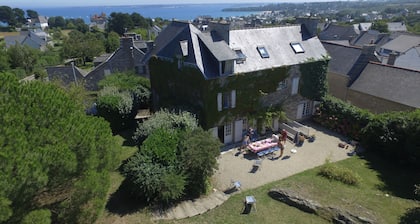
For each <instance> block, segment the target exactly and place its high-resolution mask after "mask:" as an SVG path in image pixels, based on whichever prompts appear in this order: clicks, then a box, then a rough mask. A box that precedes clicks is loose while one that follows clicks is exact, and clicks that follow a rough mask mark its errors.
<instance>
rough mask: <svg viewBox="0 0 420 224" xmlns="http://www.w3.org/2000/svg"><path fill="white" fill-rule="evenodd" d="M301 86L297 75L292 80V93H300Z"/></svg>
mask: <svg viewBox="0 0 420 224" xmlns="http://www.w3.org/2000/svg"><path fill="white" fill-rule="evenodd" d="M298 88H299V77H295V78H293V80H292V95H295V94H297V93H298Z"/></svg>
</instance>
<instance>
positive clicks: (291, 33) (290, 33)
mask: <svg viewBox="0 0 420 224" xmlns="http://www.w3.org/2000/svg"><path fill="white" fill-rule="evenodd" d="M304 39H306V37H303V36H302V34H301V26H300V25H297V26H282V27H270V28H257V29H243V30H231V31H230V41H229V42H230V43H229V46H230V47H231V48H232V49H241V51H242V53H243V54H245V56H246V57H247V58H246V61H245V63H243V64H235V67H234V71H235V73H245V72H252V71H258V70H265V69H269V68H275V67H281V66H287V65H296V64H301V63H304V62H305V61H307V60H308V59H310V58H312V59H314V60H321V59H322V58H323V57H324V56H327V51H326V50H325V48H324V47H323V46H322V44H321V42H320V41H319V39H318V38H317V37H313V38H309V39H306V40H304ZM291 43H299V44H300V45H301V46H302V48H303V50H304V53H295V51H294V50H293V48H292V47H291V45H290V44H291ZM258 46H263V47H265V49H266V50H267V52H268V54H269V58H262V57H261V56H260V54H259V52H258V51H257V47H258Z"/></svg>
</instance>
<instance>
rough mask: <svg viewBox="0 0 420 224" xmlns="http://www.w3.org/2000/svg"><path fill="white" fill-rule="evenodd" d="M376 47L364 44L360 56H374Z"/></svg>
mask: <svg viewBox="0 0 420 224" xmlns="http://www.w3.org/2000/svg"><path fill="white" fill-rule="evenodd" d="M375 49H376V45H375V44H365V45H363V48H362V54H364V55H374V54H375Z"/></svg>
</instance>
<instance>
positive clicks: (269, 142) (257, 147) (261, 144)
mask: <svg viewBox="0 0 420 224" xmlns="http://www.w3.org/2000/svg"><path fill="white" fill-rule="evenodd" d="M276 145H277V142H276V141H273V139H272V138H267V139H263V140H260V141H256V142H252V143H251V144H249V145H248V149H249V150H250V151H252V152H254V153H257V152H260V151H263V150H266V149H269V148H272V147H275V146H276Z"/></svg>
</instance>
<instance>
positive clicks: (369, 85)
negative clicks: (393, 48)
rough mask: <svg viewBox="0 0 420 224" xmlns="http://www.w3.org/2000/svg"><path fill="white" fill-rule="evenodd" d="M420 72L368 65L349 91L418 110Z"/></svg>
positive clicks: (373, 64)
mask: <svg viewBox="0 0 420 224" xmlns="http://www.w3.org/2000/svg"><path fill="white" fill-rule="evenodd" d="M419 88H420V71H414V70H409V69H403V68H399V67H394V66H389V65H383V64H379V63H372V62H371V63H369V64H368V65H367V66H366V68H365V69H364V70H363V72H362V73H361V74H360V77H359V78H358V79H357V80H356V81H355V82H354V83H353V84H352V85H351V86H350V89H352V90H355V91H358V92H361V93H365V94H369V95H371V96H376V97H379V98H382V99H386V100H390V101H393V102H397V103H400V104H404V105H407V106H411V107H414V108H420V95H419V92H418V90H419Z"/></svg>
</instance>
